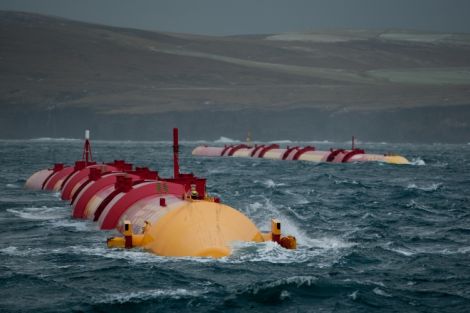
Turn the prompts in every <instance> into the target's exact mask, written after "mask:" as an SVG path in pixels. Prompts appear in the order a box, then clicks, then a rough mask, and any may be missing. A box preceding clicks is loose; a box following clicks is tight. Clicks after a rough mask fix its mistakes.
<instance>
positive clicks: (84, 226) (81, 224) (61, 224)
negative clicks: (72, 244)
mask: <svg viewBox="0 0 470 313" xmlns="http://www.w3.org/2000/svg"><path fill="white" fill-rule="evenodd" d="M49 224H51V226H52V227H56V228H73V229H74V230H76V231H95V230H96V228H95V227H96V226H90V224H88V223H86V222H85V221H77V220H70V219H63V220H57V221H54V220H51V221H50V222H49Z"/></svg>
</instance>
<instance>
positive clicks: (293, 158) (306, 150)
mask: <svg viewBox="0 0 470 313" xmlns="http://www.w3.org/2000/svg"><path fill="white" fill-rule="evenodd" d="M308 151H315V147H312V146H307V147H304V148H302V149H299V150H298V151H297V152H296V153H295V154H294V156H293V157H292V160H298V159H299V158H300V156H301V155H302V154H304V153H305V152H308Z"/></svg>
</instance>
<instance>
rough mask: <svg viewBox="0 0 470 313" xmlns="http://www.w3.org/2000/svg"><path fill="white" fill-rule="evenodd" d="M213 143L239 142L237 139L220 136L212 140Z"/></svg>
mask: <svg viewBox="0 0 470 313" xmlns="http://www.w3.org/2000/svg"><path fill="white" fill-rule="evenodd" d="M214 142H215V143H237V142H240V141H239V140H235V139H231V138H228V137H220V138H219V139H217V140H215V141H214Z"/></svg>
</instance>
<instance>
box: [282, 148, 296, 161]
mask: <svg viewBox="0 0 470 313" xmlns="http://www.w3.org/2000/svg"><path fill="white" fill-rule="evenodd" d="M297 149H300V147H299V146H295V147H289V146H288V147H287V149H286V151H284V154H283V155H282V159H283V160H285V159H287V158H288V157H289V154H290V153H291V152H292V151H294V150H297Z"/></svg>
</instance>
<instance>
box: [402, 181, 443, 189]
mask: <svg viewBox="0 0 470 313" xmlns="http://www.w3.org/2000/svg"><path fill="white" fill-rule="evenodd" d="M441 186H442V184H441V183H432V184H431V185H428V186H418V185H416V184H415V183H410V184H408V186H406V188H407V189H418V190H422V191H436V190H438V189H439V188H441Z"/></svg>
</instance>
